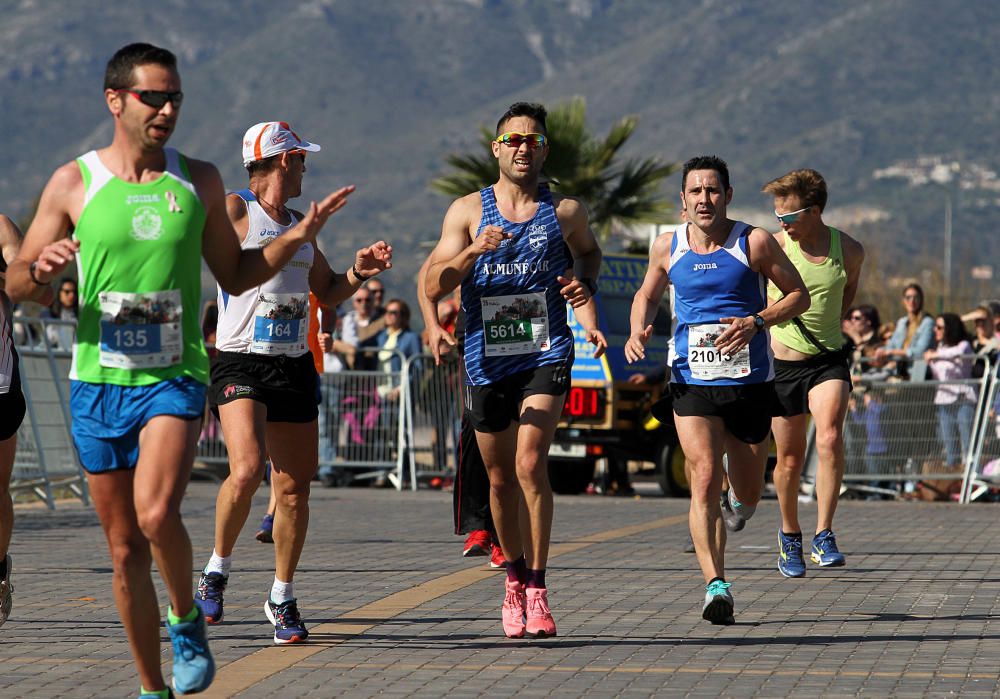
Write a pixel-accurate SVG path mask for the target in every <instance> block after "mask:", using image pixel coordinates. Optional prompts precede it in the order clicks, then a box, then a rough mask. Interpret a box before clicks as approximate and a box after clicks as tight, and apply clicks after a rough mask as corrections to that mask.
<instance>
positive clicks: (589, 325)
mask: <svg viewBox="0 0 1000 699" xmlns="http://www.w3.org/2000/svg"><path fill="white" fill-rule="evenodd" d="M573 313H574V314H575V315H576V319H577V321H579V323H580V325H582V326H583V329H584V330H586V331H587V342H589V343H590V344H592V345H594V358H595V359H596V358H597V357H600V356H601V355H602V354H604V351H605V350H606V349H607V348H608V341H607V339H606V338H605V337H604V333H602V332H601V331H600V329H599V328H598V327H597V303H596V302H595V301H594V299H593V298H589V299H587V302H586V303H584V304H583V305H581V306H577V307H575V308H574V309H573Z"/></svg>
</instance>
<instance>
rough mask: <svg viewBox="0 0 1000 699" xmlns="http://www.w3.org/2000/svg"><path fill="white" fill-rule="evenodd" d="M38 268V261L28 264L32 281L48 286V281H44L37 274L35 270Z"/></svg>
mask: <svg viewBox="0 0 1000 699" xmlns="http://www.w3.org/2000/svg"><path fill="white" fill-rule="evenodd" d="M37 268H38V263H37V262H32V263H31V264H30V265H28V276H30V277H31V281H33V282H35V284H37V285H38V286H46V285H47V284H48V282H43V281H42V280H41V279H39V278H38V277H36V276H35V270H36V269H37Z"/></svg>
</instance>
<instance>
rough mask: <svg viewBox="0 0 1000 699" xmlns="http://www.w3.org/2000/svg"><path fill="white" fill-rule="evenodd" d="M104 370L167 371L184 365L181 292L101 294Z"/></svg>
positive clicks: (101, 357) (102, 364)
mask: <svg viewBox="0 0 1000 699" xmlns="http://www.w3.org/2000/svg"><path fill="white" fill-rule="evenodd" d="M98 301H99V302H100V304H101V353H100V362H101V366H105V367H112V368H115V369H146V368H154V367H168V366H173V365H174V364H178V363H179V362H180V361H181V354H182V351H183V337H182V335H183V333H182V330H181V317H182V313H183V308H182V307H181V292H180V290H179V289H171V290H169V291H156V292H150V293H144V294H129V293H124V292H120V291H104V292H101V293H100V295H99V297H98Z"/></svg>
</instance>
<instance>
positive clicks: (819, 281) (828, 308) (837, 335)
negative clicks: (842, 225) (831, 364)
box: [767, 227, 847, 355]
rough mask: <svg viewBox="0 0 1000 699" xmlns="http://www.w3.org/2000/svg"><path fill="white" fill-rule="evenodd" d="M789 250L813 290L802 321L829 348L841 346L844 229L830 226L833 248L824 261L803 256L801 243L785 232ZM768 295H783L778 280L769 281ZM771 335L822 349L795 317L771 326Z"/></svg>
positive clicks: (808, 349)
mask: <svg viewBox="0 0 1000 699" xmlns="http://www.w3.org/2000/svg"><path fill="white" fill-rule="evenodd" d="M785 254H786V255H788V259H789V260H791V261H792V264H793V265H795V269H797V270H798V271H799V274H800V275H801V276H802V281H803V282H805V285H806V289H808V290H809V297H810V299H811V304H810V306H809V310H807V311H806V312H805V313H803V314H802V316H801V318H802V323H803V325H805V326H806V328H807V329H808V330H809V332H811V333H812V334H813V335H814V336H815V337H816V339H817V340H819V341H820V343H821V344H822V345H823V346H824V347H826V348H827V349H828V350H837V349H840V347H841V346H842V345H843V344H844V338H843V335H842V334H841V332H840V319H841V315H842V314H843V305H844V287H845V286H846V285H847V270H846V269H845V268H844V251H843V246H842V245H841V242H840V231H838V230H837V229H836V228H833V227H830V252H829V254H827V256H826V259H825V260H823V261H822V262H820V263H818V264H817V263H814V262H810V261H809V260H807V259H806V258H804V257H803V256H802V249H801V248H800V247H799V244H798V243H797V242H795V241H794V240H792V239H791V238H789V237H788V236H787V235H786V236H785ZM767 295H768V297H770V298H771V299H778V298H781V292H780V291H779V290H778V288H777V287H775V286H774V284H768V287H767ZM771 336H772V337H775V338H777V339H778V341H779V342H781V343H782V344H783V345H785V346H786V347H790V348H791V349H793V350H796V351H798V352H802V353H803V354H811V355H816V354H819V349H818V348H817V347H816V345H814V344H813V343H812V342H810V341H809V339H808V338H806V336H805V335H803V334H802V331H801V330H799V328H798V326H797V325H796V324H795V323H794V322H792V321H790V320H789V321H785V322H784V323H781V324H779V325H776V326H774V327H773V328H771Z"/></svg>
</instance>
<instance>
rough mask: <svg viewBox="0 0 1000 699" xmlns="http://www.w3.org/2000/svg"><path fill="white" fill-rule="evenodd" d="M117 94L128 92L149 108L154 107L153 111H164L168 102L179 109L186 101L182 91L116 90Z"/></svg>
mask: <svg viewBox="0 0 1000 699" xmlns="http://www.w3.org/2000/svg"><path fill="white" fill-rule="evenodd" d="M115 92H127V93H128V94H130V95H132V96H133V97H135V98H136V99H137V100H139V101H140V102H142V103H143V104H144V105H146V106H147V107H152V108H153V109H162V108H163V105H165V104H166V103H167V102H170V104H171V106H173V108H174V109H177V108H178V107H180V106H181V102H183V101H184V93H183V92H181V91H180V90H178V91H177V92H164V91H163V90H115Z"/></svg>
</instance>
